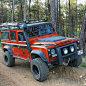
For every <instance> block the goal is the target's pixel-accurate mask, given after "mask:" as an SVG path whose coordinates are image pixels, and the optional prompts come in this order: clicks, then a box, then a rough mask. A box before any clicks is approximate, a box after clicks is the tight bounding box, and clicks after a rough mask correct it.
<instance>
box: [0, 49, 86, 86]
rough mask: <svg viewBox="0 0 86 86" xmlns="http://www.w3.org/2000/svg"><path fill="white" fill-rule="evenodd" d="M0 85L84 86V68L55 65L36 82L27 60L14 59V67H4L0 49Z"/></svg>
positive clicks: (85, 79)
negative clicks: (44, 78) (41, 79)
mask: <svg viewBox="0 0 86 86" xmlns="http://www.w3.org/2000/svg"><path fill="white" fill-rule="evenodd" d="M0 86H86V68H82V67H78V68H74V67H68V66H57V67H55V68H52V69H51V70H50V72H49V76H48V79H47V80H46V81H44V82H38V81H36V80H35V79H34V78H33V76H32V73H31V70H30V64H29V63H28V62H25V61H22V60H16V63H15V66H14V67H6V66H5V64H4V60H3V52H2V50H1V49H0Z"/></svg>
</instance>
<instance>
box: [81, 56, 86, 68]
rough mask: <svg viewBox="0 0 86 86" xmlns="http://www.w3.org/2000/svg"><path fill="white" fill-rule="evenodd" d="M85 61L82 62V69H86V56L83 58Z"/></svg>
mask: <svg viewBox="0 0 86 86" xmlns="http://www.w3.org/2000/svg"><path fill="white" fill-rule="evenodd" d="M83 59H84V60H85V61H84V62H82V64H81V67H86V56H85V57H84V58H83Z"/></svg>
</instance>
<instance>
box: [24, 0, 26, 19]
mask: <svg viewBox="0 0 86 86" xmlns="http://www.w3.org/2000/svg"><path fill="white" fill-rule="evenodd" d="M24 20H26V0H25V5H24Z"/></svg>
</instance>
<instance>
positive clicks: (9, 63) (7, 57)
mask: <svg viewBox="0 0 86 86" xmlns="http://www.w3.org/2000/svg"><path fill="white" fill-rule="evenodd" d="M4 62H5V65H6V66H8V67H13V66H14V65H15V58H13V57H12V56H11V55H10V54H9V52H8V51H5V52H4Z"/></svg>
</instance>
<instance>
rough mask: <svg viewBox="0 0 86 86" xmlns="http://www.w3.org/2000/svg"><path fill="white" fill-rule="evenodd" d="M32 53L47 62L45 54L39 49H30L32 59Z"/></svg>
mask: <svg viewBox="0 0 86 86" xmlns="http://www.w3.org/2000/svg"><path fill="white" fill-rule="evenodd" d="M34 54H35V55H38V56H40V57H41V59H42V60H43V61H45V62H48V60H47V58H46V56H45V54H44V53H43V52H42V51H41V50H32V51H31V59H33V58H32V55H34Z"/></svg>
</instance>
